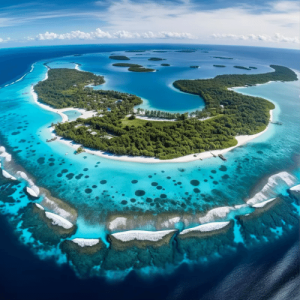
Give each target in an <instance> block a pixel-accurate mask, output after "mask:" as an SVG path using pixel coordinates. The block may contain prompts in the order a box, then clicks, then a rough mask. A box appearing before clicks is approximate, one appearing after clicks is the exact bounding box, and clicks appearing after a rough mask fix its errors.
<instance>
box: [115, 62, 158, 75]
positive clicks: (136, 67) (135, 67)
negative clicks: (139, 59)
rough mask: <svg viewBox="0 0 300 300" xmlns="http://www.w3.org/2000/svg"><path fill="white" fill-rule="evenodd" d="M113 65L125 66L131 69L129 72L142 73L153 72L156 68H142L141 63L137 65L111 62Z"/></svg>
mask: <svg viewBox="0 0 300 300" xmlns="http://www.w3.org/2000/svg"><path fill="white" fill-rule="evenodd" d="M113 66H114V67H123V68H124V67H125V68H128V71H131V72H144V73H147V72H155V71H156V70H155V69H150V68H144V67H143V66H141V65H138V64H129V63H116V64H113Z"/></svg>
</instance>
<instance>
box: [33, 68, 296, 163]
mask: <svg viewBox="0 0 300 300" xmlns="http://www.w3.org/2000/svg"><path fill="white" fill-rule="evenodd" d="M270 67H271V68H273V69H274V72H269V73H264V74H253V75H246V74H242V75H239V74H235V75H219V76H216V77H215V78H212V79H201V80H200V79H199V80H177V81H175V82H174V83H173V86H174V87H175V88H177V89H178V90H180V91H182V92H186V93H191V94H195V95H199V96H200V97H201V98H202V99H203V100H204V101H205V105H206V106H205V108H204V109H203V110H202V111H200V112H198V113H197V114H194V117H190V116H191V115H192V114H191V115H190V116H189V115H188V114H181V115H180V114H179V115H178V116H177V120H174V121H173V122H168V121H159V122H158V121H151V120H142V119H138V118H129V117H128V115H132V114H134V106H135V105H138V104H141V103H142V100H141V99H140V98H139V97H137V96H134V95H130V94H126V93H119V92H115V91H102V90H93V89H92V88H91V87H86V85H87V84H94V85H95V84H96V83H103V81H104V79H103V77H101V76H96V75H94V74H92V73H89V72H81V71H77V70H67V69H54V70H49V73H48V75H49V76H48V79H47V80H45V81H42V82H40V83H38V85H36V86H35V91H36V92H37V93H38V97H39V100H40V101H42V102H44V103H47V104H50V105H51V106H52V107H55V108H61V107H70V106H72V107H83V108H86V109H94V110H95V111H97V113H98V116H95V117H91V118H88V119H81V118H78V119H77V120H76V121H72V122H65V123H58V124H56V125H55V131H56V134H57V135H58V136H61V137H63V138H65V139H71V140H73V141H74V142H76V143H79V144H81V145H82V146H84V147H88V148H92V149H97V150H102V151H106V152H109V153H113V154H116V155H131V156H141V155H142V156H149V157H156V158H159V159H172V158H176V157H181V156H185V155H188V154H194V153H200V152H204V151H211V150H216V149H225V148H229V147H232V146H235V145H236V144H237V140H236V139H235V137H236V136H239V135H252V134H256V133H259V132H261V131H263V130H264V129H265V128H266V127H267V126H268V124H269V119H270V110H272V109H274V107H275V106H274V104H273V103H271V102H269V101H268V100H266V99H263V98H260V97H252V96H247V95H243V94H240V93H236V92H235V91H233V90H230V88H233V87H236V86H245V85H253V84H263V83H267V82H269V81H278V80H279V81H294V80H297V75H296V74H295V73H294V72H293V71H292V70H290V69H289V68H286V67H283V66H277V65H271V66H270ZM68 72H70V73H68ZM72 72H74V74H73V75H74V76H66V74H69V75H72ZM77 72H78V73H77ZM91 82H92V83H91ZM108 108H109V109H110V110H108ZM203 118H206V120H201V119H203ZM92 133H94V134H92ZM107 136H110V138H107Z"/></svg>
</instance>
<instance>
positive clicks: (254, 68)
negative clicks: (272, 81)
mask: <svg viewBox="0 0 300 300" xmlns="http://www.w3.org/2000/svg"><path fill="white" fill-rule="evenodd" d="M249 69H253V70H256V69H257V68H256V67H249Z"/></svg>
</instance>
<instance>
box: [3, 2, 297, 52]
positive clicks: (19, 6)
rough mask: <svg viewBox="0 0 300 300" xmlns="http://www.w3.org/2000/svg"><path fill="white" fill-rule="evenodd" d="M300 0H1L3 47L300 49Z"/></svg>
mask: <svg viewBox="0 0 300 300" xmlns="http://www.w3.org/2000/svg"><path fill="white" fill-rule="evenodd" d="M299 28H300V5H299V1H294V0H289V1H285V0H278V1H274V0H271V1H264V0H261V1H257V0H251V1H246V0H241V1H238V0H172V1H171V0H162V1H154V0H143V1H142V0H99V1H90V0H86V1H82V0H72V1H71V0H60V1H58V0H51V1H43V0H41V1H34V0H33V1H26V0H10V1H6V0H5V1H4V0H0V47H18V46H19V47H20V46H36V45H64V44H81V43H93V44H95V43H157V42H159V43H174V42H176V43H193V44H195V43H199V44H227V45H249V46H263V47H285V48H296V49H299V35H300V32H299Z"/></svg>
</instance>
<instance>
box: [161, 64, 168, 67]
mask: <svg viewBox="0 0 300 300" xmlns="http://www.w3.org/2000/svg"><path fill="white" fill-rule="evenodd" d="M161 66H163V67H170V64H161Z"/></svg>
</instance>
